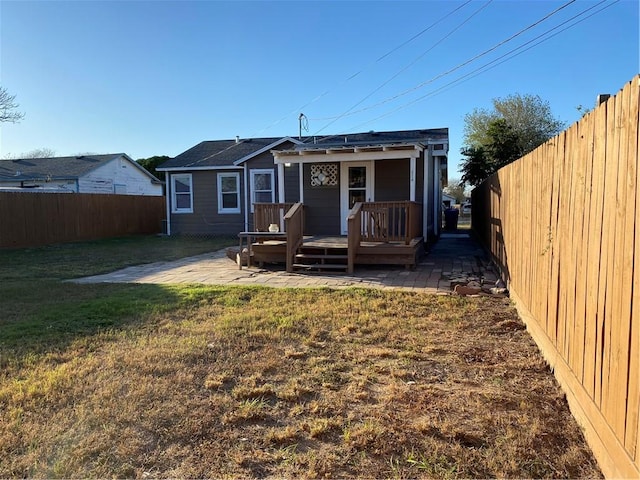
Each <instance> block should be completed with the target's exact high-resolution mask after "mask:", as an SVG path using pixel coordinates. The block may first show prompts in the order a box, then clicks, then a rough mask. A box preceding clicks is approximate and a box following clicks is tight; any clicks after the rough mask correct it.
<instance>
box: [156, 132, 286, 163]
mask: <svg viewBox="0 0 640 480" xmlns="http://www.w3.org/2000/svg"><path fill="white" fill-rule="evenodd" d="M286 141H291V142H294V143H296V142H298V141H297V140H294V139H292V138H290V137H267V138H246V139H238V140H209V141H204V142H200V143H199V144H198V145H196V146H195V147H192V148H190V149H189V150H187V151H186V152H183V153H181V154H180V155H178V156H177V157H175V158H172V159H171V160H167V161H166V162H165V163H163V164H162V165H160V167H158V168H157V170H173V169H212V168H213V169H215V168H221V167H234V166H235V167H238V166H239V165H240V164H242V163H243V162H244V161H246V160H248V159H250V158H252V157H255V156H256V155H258V154H260V153H262V152H266V151H268V150H271V149H272V148H275V147H277V146H278V145H281V144H282V143H284V142H286Z"/></svg>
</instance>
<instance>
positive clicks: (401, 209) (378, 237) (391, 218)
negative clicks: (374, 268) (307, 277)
mask: <svg viewBox="0 0 640 480" xmlns="http://www.w3.org/2000/svg"><path fill="white" fill-rule="evenodd" d="M421 220H422V205H421V204H419V203H416V202H409V201H401V202H357V203H356V204H355V205H354V206H353V208H352V209H351V211H350V212H349V216H348V217H347V235H348V237H347V242H348V251H347V255H348V260H347V265H348V270H347V271H348V273H353V268H354V265H355V261H356V254H357V252H358V247H359V246H360V243H361V242H384V243H388V242H403V243H404V244H405V245H409V244H410V243H411V240H413V239H414V238H416V237H420V236H421V234H422V229H421V228H420V222H421Z"/></svg>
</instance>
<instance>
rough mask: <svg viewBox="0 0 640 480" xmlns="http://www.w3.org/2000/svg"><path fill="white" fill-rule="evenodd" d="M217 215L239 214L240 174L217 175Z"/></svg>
mask: <svg viewBox="0 0 640 480" xmlns="http://www.w3.org/2000/svg"><path fill="white" fill-rule="evenodd" d="M218 213H240V174H239V173H237V172H232V173H218Z"/></svg>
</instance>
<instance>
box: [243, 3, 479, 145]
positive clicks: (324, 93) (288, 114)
mask: <svg viewBox="0 0 640 480" xmlns="http://www.w3.org/2000/svg"><path fill="white" fill-rule="evenodd" d="M472 1H473V0H467V1H466V2H464V3H463V4H461V5H459V6H457V7H456V8H454V9H453V10H451V11H450V12H449V13H447V14H446V15H444V16H443V17H441V18H439V19H438V20H436V21H435V22H433V23H432V24H431V25H429V26H428V27H426V28H424V29H423V30H421V31H420V32H418V33H416V34H415V35H413V36H412V37H411V38H409V39H408V40H405V41H404V42H402V43H401V44H400V45H398V46H397V47H394V48H392V49H391V50H389V51H388V52H386V53H385V54H384V55H382V56H380V57H378V58H377V59H376V60H375V61H373V62H371V63H369V64H368V65H366V66H365V67H363V68H361V69H360V70H358V71H357V72H355V73H353V74H352V75H350V76H349V77H347V78H345V79H344V80H343V81H342V82H340V83H338V84H337V85H335V86H334V87H332V88H329V89H327V90H325V91H324V92H323V93H321V94H319V95H317V96H316V97H314V98H313V99H312V100H310V101H309V102H307V103H305V104H304V105H301V106H300V107H298V108H296V109H294V110H292V111H291V112H289V113H287V114H286V115H284V116H283V117H281V118H280V119H278V120H276V121H275V122H273V123H272V124H270V125H268V126H266V127H264V128H263V129H261V130H259V131H257V132H255V133H253V134H252V135H250V137H253V136H256V135H259V134H260V133H262V132H264V131H265V130H268V129H270V128H273V127H275V126H276V125H278V124H279V123H280V122H282V121H283V120H285V119H287V118H289V117H291V116H292V115H293V114H295V113H297V112H300V111H303V110H305V109H306V108H307V107H308V106H309V105H312V104H313V103H315V102H317V101H318V100H320V99H321V98H323V97H325V96H326V95H328V94H329V93H331V92H332V91H333V90H335V89H336V88H338V87H341V86H342V85H344V84H345V83H347V82H349V81H351V80H353V79H354V78H356V77H357V76H358V75H360V74H361V73H363V72H365V71H366V70H368V69H369V68H371V67H372V66H374V65H375V64H377V63H379V62H381V61H382V60H384V59H385V58H387V57H388V56H390V55H391V54H393V53H395V52H396V51H398V50H400V49H401V48H402V47H404V46H406V45H408V44H409V43H411V42H413V41H414V40H416V39H417V38H418V37H420V36H422V35H424V34H425V33H426V32H428V31H429V30H431V29H432V28H433V27H435V26H436V25H438V24H440V23H441V22H443V21H444V20H446V19H447V18H449V17H450V16H451V15H453V14H455V13H456V12H457V11H458V10H460V9H462V8H464V7H465V6H467V5H468V4H470V3H471V2H472Z"/></svg>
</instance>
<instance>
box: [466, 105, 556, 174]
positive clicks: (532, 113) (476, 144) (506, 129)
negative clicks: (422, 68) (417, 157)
mask: <svg viewBox="0 0 640 480" xmlns="http://www.w3.org/2000/svg"><path fill="white" fill-rule="evenodd" d="M493 106H494V108H493V110H491V111H489V110H483V109H475V110H474V111H473V112H471V113H469V114H467V115H465V118H464V120H465V126H464V142H465V145H466V146H465V147H463V148H462V150H461V153H462V155H463V156H465V157H467V158H465V159H463V162H462V167H461V169H460V171H461V173H462V178H461V181H462V182H464V183H467V184H469V185H477V184H479V183H480V182H482V181H483V180H484V179H485V178H487V177H488V176H489V175H491V174H492V173H494V172H495V171H497V170H498V169H500V168H502V167H504V166H505V165H508V164H509V163H511V162H513V161H515V160H517V159H518V158H520V157H522V156H523V155H526V154H527V153H529V152H530V151H532V150H534V149H535V148H536V147H538V146H539V145H541V144H542V143H544V142H545V141H547V140H548V139H549V138H551V137H553V136H554V135H557V134H558V133H560V131H561V130H562V128H564V123H563V122H561V121H560V120H557V119H555V118H554V117H553V115H552V114H551V108H550V107H549V103H548V102H546V101H544V100H542V99H541V98H540V97H539V96H537V95H536V96H534V95H519V94H515V95H510V96H508V97H506V98H504V99H501V98H496V99H494V100H493Z"/></svg>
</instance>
